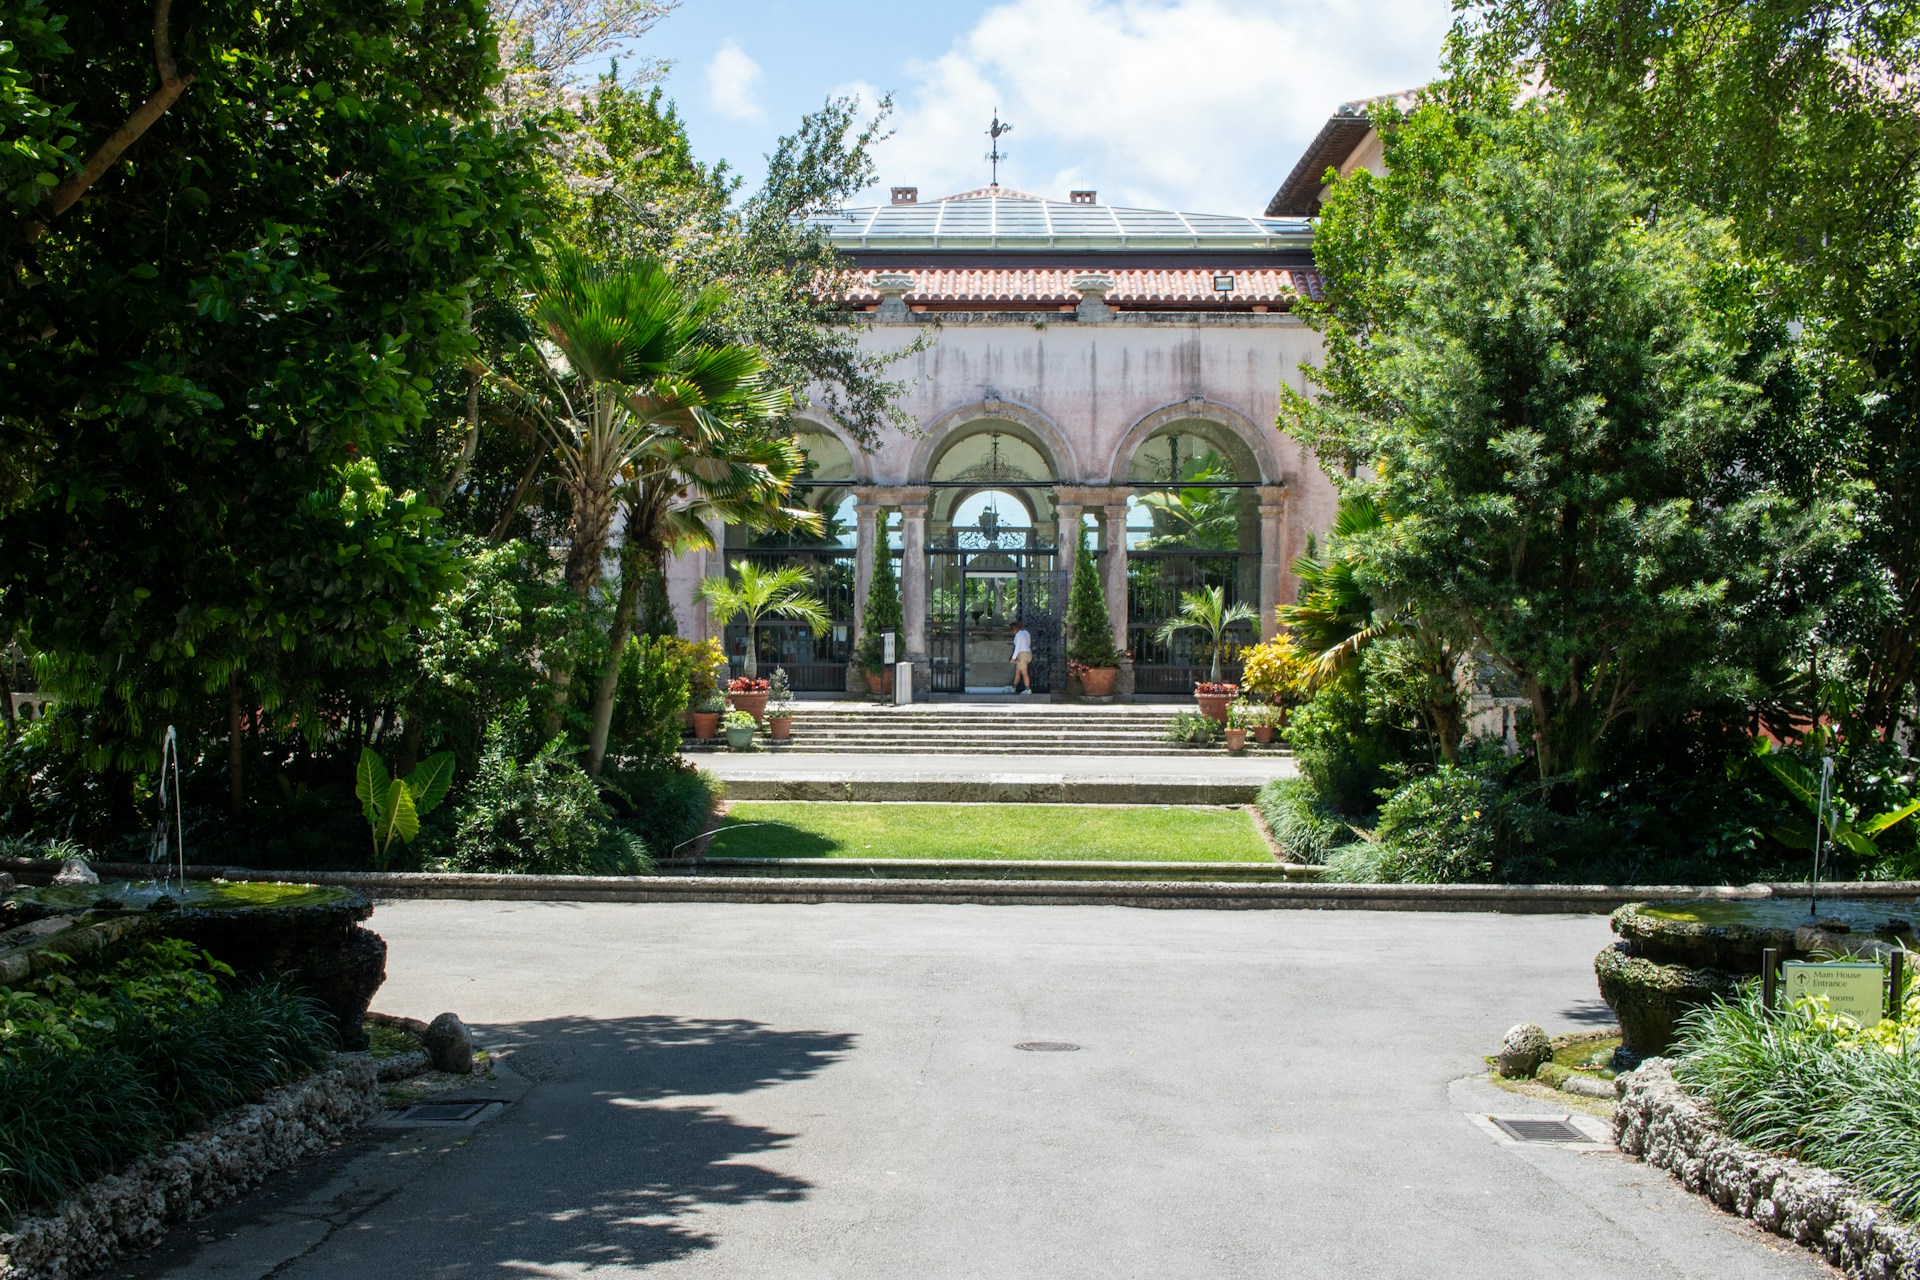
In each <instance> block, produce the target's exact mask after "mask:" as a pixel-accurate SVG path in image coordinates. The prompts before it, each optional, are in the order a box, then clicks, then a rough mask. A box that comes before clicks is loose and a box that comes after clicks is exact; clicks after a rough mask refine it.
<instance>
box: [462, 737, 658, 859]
mask: <svg viewBox="0 0 1920 1280" xmlns="http://www.w3.org/2000/svg"><path fill="white" fill-rule="evenodd" d="M573 756H574V749H572V748H570V747H568V746H567V744H566V743H565V741H564V740H562V739H559V738H555V739H554V740H553V741H551V742H549V743H547V744H546V745H545V746H543V747H541V748H540V750H539V751H537V752H535V753H534V755H533V758H532V759H530V760H527V761H526V762H524V763H522V762H521V761H520V760H519V759H518V756H517V753H516V752H515V751H514V749H513V729H512V726H511V725H510V724H508V723H507V722H506V721H497V722H495V723H494V724H492V725H490V726H488V728H487V740H486V748H485V750H483V751H482V752H481V755H480V767H479V769H478V770H477V771H476V772H475V774H474V777H473V779H472V780H471V781H470V782H469V783H468V784H467V785H466V788H465V791H464V794H463V796H462V799H461V804H460V808H459V811H458V813H457V814H456V815H455V823H454V830H453V838H452V846H451V849H450V851H449V852H448V853H447V855H446V856H445V857H444V858H442V859H441V860H440V866H441V867H442V868H443V869H444V870H448V871H477V872H493V873H520V874H525V875H599V874H609V873H615V872H620V871H626V870H629V869H631V868H633V867H634V866H635V865H637V864H639V863H641V862H643V861H644V860H645V856H646V854H645V846H644V845H643V844H642V843H641V842H640V841H639V840H638V839H637V838H636V837H632V836H630V835H628V834H627V833H625V832H623V831H621V830H619V829H618V828H617V827H616V826H615V825H614V823H613V815H612V814H611V812H610V811H609V810H608V808H607V806H606V805H605V804H604V803H603V802H602V801H601V799H600V791H599V788H598V787H597V786H596V785H595V783H594V781H593V779H592V778H589V777H588V776H587V775H586V771H585V770H583V769H581V768H580V766H579V765H578V764H577V763H575V761H574V758H573Z"/></svg>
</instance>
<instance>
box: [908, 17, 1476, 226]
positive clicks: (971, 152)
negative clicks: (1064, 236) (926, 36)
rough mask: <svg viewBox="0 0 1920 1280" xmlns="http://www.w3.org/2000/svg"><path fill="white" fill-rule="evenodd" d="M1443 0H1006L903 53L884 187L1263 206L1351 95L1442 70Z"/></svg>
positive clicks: (1224, 208)
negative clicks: (910, 58)
mask: <svg viewBox="0 0 1920 1280" xmlns="http://www.w3.org/2000/svg"><path fill="white" fill-rule="evenodd" d="M1451 18H1452V10H1451V6H1450V4H1449V0H1374V2H1371V3H1368V4H1367V5H1366V6H1365V7H1364V8H1363V7H1362V6H1361V5H1360V4H1358V3H1354V2H1353V0H1262V2H1259V3H1250V2H1248V0H1006V2H1005V3H1001V4H998V5H995V6H994V7H993V8H991V9H989V10H987V11H986V12H985V13H983V14H982V15H981V17H980V19H979V21H978V22H976V23H975V24H974V26H973V27H972V29H971V30H969V31H967V32H966V33H965V34H964V35H962V36H961V37H960V38H959V39H957V40H956V41H955V42H954V44H953V46H952V47H951V48H950V49H948V50H947V52H946V53H944V54H942V55H940V56H939V57H937V58H934V59H931V60H927V61H920V62H915V63H913V64H910V66H909V68H908V71H909V83H908V84H907V85H906V87H905V88H904V90H903V91H902V93H901V94H900V115H899V121H898V125H899V127H898V131H897V134H896V136H895V137H894V138H893V139H892V140H891V141H890V142H888V143H886V144H885V145H884V146H883V147H882V148H881V150H880V153H879V163H880V169H881V173H880V179H881V181H882V182H883V183H888V184H900V185H918V186H919V187H921V188H922V190H923V192H924V193H926V194H928V195H932V194H935V193H938V194H942V195H944V194H947V193H948V192H952V191H960V190H965V189H967V188H971V187H976V186H981V185H983V184H984V183H985V181H986V176H987V163H986V160H985V158H984V157H985V154H986V151H987V149H988V145H989V143H988V140H987V137H986V127H987V123H988V121H989V120H990V118H991V116H992V113H993V111H994V110H995V109H996V108H998V109H999V111H1000V113H1001V116H1002V117H1003V118H1004V119H1007V120H1009V121H1011V122H1013V124H1014V126H1015V131H1014V132H1013V134H1011V135H1010V136H1009V137H1008V138H1007V139H1006V141H1005V144H1004V149H1005V150H1007V151H1008V152H1009V153H1010V155H1011V159H1010V160H1009V162H1008V163H1006V164H1004V165H1003V166H1002V167H1001V182H1002V184H1003V185H1007V186H1013V187H1025V188H1026V189H1028V190H1033V191H1034V192H1035V194H1038V195H1046V196H1052V197H1054V198H1064V197H1065V194H1066V192H1067V190H1068V189H1069V188H1070V187H1074V186H1089V187H1095V188H1098V189H1099V191H1100V198H1101V200H1102V201H1103V202H1105V203H1110V204H1136V205H1143V206H1148V207H1159V208H1179V209H1189V210H1197V211H1203V212H1222V213H1227V212H1237V213H1257V212H1259V211H1260V210H1261V209H1263V208H1264V207H1265V205H1266V202H1267V199H1268V197H1269V196H1271V195H1272V193H1273V191H1274V189H1275V188H1276V187H1278V186H1279V184H1280V181H1281V179H1283V178H1284V177H1286V174H1287V171H1288V170H1289V169H1291V168H1292V166H1293V163H1294V161H1296V160H1297V159H1299V157H1300V153H1301V152H1302V151H1303V150H1305V148H1306V145H1307V143H1308V142H1309V141H1310V140H1311V139H1312V137H1313V135H1314V134H1315V132H1317V131H1318V129H1319V128H1320V126H1321V125H1322V124H1323V123H1324V122H1325V121H1326V119H1327V117H1328V116H1329V115H1331V114H1332V113H1333V110H1334V108H1335V107H1336V106H1338V105H1339V104H1340V103H1342V102H1345V101H1348V100H1350V99H1353V98H1360V97H1367V96H1371V95H1373V94H1378V93H1386V92H1391V91H1393V90H1396V89H1403V88H1407V87H1409V86H1410V85H1413V84H1417V83H1419V82H1421V81H1423V80H1425V79H1427V78H1429V77H1431V76H1432V75H1433V74H1434V71H1435V67H1436V65H1437V63H1438V58H1439V50H1440V42H1441V39H1442V37H1443V36H1444V35H1445V33H1446V30H1447V26H1448V24H1449V22H1450V21H1451Z"/></svg>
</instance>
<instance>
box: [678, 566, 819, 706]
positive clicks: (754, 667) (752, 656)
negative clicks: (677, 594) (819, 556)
mask: <svg viewBox="0 0 1920 1280" xmlns="http://www.w3.org/2000/svg"><path fill="white" fill-rule="evenodd" d="M734 573H735V574H736V575H737V577H736V579H735V580H732V581H729V580H728V579H726V578H724V577H721V578H705V579H702V580H701V583H700V598H701V599H702V600H705V601H706V602H707V606H708V607H709V608H711V609H712V610H713V611H714V613H716V614H717V615H719V624H720V625H721V626H722V627H724V626H726V625H727V624H728V623H730V622H732V621H733V620H734V619H735V618H738V617H743V616H744V617H745V618H746V620H747V657H746V661H745V662H743V663H742V664H741V666H740V674H741V675H744V676H746V677H747V678H748V679H752V678H753V677H754V676H756V675H758V674H759V669H760V664H759V652H758V650H757V648H756V645H755V640H754V632H755V630H756V629H757V628H758V627H759V625H760V619H761V618H763V617H766V616H768V615H769V614H771V615H772V616H774V617H776V618H792V619H794V620H795V621H797V622H804V623H806V624H807V626H808V627H810V628H812V630H813V634H815V635H819V634H820V633H821V632H822V631H825V630H826V629H827V626H828V624H829V622H830V621H831V620H830V619H829V618H828V617H827V610H826V606H825V605H823V604H821V603H820V601H819V600H818V599H817V598H815V597H814V596H810V595H807V594H806V592H805V588H806V587H808V586H811V585H812V583H813V579H812V578H810V577H808V576H807V571H806V570H805V569H797V568H787V569H775V570H773V571H772V572H770V573H763V572H762V571H761V570H760V569H758V568H757V567H755V565H754V564H753V562H752V561H750V560H742V561H741V562H740V563H738V564H736V565H735V566H734Z"/></svg>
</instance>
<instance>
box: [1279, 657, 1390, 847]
mask: <svg viewBox="0 0 1920 1280" xmlns="http://www.w3.org/2000/svg"><path fill="white" fill-rule="evenodd" d="M1286 737H1287V741H1288V743H1290V744H1291V745H1292V747H1293V758H1294V762H1295V763H1296V764H1297V765H1299V767H1300V772H1301V774H1302V775H1303V776H1304V777H1306V778H1307V779H1309V780H1310V781H1311V782H1312V783H1313V787H1314V790H1315V791H1317V792H1319V793H1320V796H1321V798H1323V799H1324V800H1326V801H1327V802H1328V803H1329V804H1331V805H1333V806H1334V807H1335V808H1337V809H1339V810H1340V811H1341V812H1342V813H1351V814H1370V813H1372V812H1373V811H1374V810H1375V809H1376V808H1377V807H1378V806H1379V797H1378V793H1379V791H1380V790H1381V788H1383V787H1385V786H1386V785H1387V784H1388V782H1389V781H1390V780H1391V775H1390V774H1389V772H1388V769H1389V766H1391V765H1393V764H1396V763H1398V762H1399V761H1400V759H1401V753H1400V752H1399V751H1398V750H1396V749H1395V747H1394V744H1393V743H1392V741H1391V738H1390V735H1386V734H1383V733H1381V732H1379V731H1378V730H1377V728H1376V726H1374V725H1371V724H1369V723H1368V721H1367V714H1366V700H1365V699H1364V697H1362V696H1361V695H1360V694H1359V692H1358V691H1357V690H1356V689H1355V688H1354V687H1353V686H1352V685H1351V684H1350V682H1348V681H1344V680H1339V681H1331V682H1329V683H1327V684H1323V685H1321V686H1320V688H1319V689H1318V690H1317V691H1315V693H1314V695H1313V697H1312V698H1311V699H1310V700H1309V701H1308V702H1307V704H1306V705H1305V706H1304V707H1301V708H1300V709H1299V710H1297V711H1295V712H1294V713H1293V715H1292V717H1291V718H1289V719H1288V721H1287V729H1286Z"/></svg>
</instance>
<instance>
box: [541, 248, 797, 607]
mask: <svg viewBox="0 0 1920 1280" xmlns="http://www.w3.org/2000/svg"><path fill="white" fill-rule="evenodd" d="M724 301H725V294H724V293H723V292H722V291H721V290H720V289H718V288H713V289H707V290H705V291H703V292H701V293H699V294H697V295H692V296H689V295H688V294H686V293H685V292H683V291H682V290H681V289H680V287H679V286H678V285H677V284H676V283H675V282H674V280H673V278H672V276H670V275H669V274H668V273H667V269H666V268H665V267H664V266H662V265H661V264H660V263H659V262H657V261H655V260H653V259H651V258H641V259H638V260H636V261H633V262H630V263H626V264H624V265H622V266H619V267H617V268H611V269H608V268H602V267H598V266H595V265H592V264H589V263H588V262H586V261H585V260H584V259H581V258H579V257H576V256H565V257H562V258H561V259H560V260H559V261H558V262H557V263H556V264H555V266H554V268H553V270H552V272H551V273H550V274H549V275H548V277H547V279H546V280H545V281H544V282H543V283H542V284H541V285H540V287H539V288H538V289H537V290H535V292H534V297H533V307H532V310H531V313H530V319H531V321H532V323H533V325H534V327H535V329H536V330H537V332H538V334H539V335H540V337H541V338H542V339H544V341H539V342H535V343H534V344H532V350H533V354H534V355H535V357H536V359H537V362H538V364H539V366H540V369H541V372H542V374H543V376H544V382H545V385H544V387H543V388H542V391H541V393H539V394H535V393H533V392H531V391H528V390H522V389H521V388H518V387H515V388H514V389H515V390H516V391H519V392H520V394H521V396H522V397H523V398H524V399H525V400H526V401H527V403H528V404H529V405H530V406H531V407H532V409H533V411H534V413H535V415H536V416H537V417H538V418H539V420H540V424H541V426H542V427H544V428H545V429H546V432H547V435H548V436H549V438H550V439H551V441H552V443H553V446H554V450H555V453H556V456H557V458H558V461H559V465H560V479H561V483H562V484H564V485H565V486H566V490H567V497H568V498H569V500H570V501H571V503H572V512H571V514H570V516H569V527H568V535H569V536H568V547H567V569H566V573H567V585H568V586H570V587H572V588H573V589H574V591H575V592H576V593H578V594H579V595H581V596H586V595H589V594H590V593H591V592H592V590H593V588H594V587H595V586H597V585H598V584H599V582H600V576H601V572H602V567H603V564H604V562H605V559H606V552H607V545H608V543H609V541H610V540H611V538H612V535H613V517H614V510H615V507H616V505H617V503H618V490H619V489H620V488H621V487H622V485H623V484H624V483H626V482H629V481H632V480H635V479H638V478H639V477H640V476H641V475H643V474H644V473H646V472H648V471H650V470H653V471H658V470H676V471H679V472H680V473H682V474H683V475H686V476H697V477H698V478H699V479H700V480H703V481H711V482H723V481H725V480H726V479H727V478H728V472H729V470H730V468H731V467H732V466H733V465H734V459H732V458H731V457H730V456H729V455H730V454H731V453H732V452H733V450H734V448H735V447H736V446H737V444H738V443H740V442H741V440H742V438H743V437H745V438H748V439H751V438H752V437H753V436H754V434H755V433H756V432H757V431H760V430H761V429H764V428H766V427H769V426H772V425H774V424H777V423H779V422H782V421H784V420H785V419H786V417H787V415H788V412H789V411H790V410H791V408H792V405H793V399H792V396H791V394H790V393H789V392H788V391H787V389H786V388H784V387H782V386H780V385H778V384H777V383H774V382H773V381H772V380H771V379H770V378H769V377H768V372H767V363H766V360H765V358H764V357H762V356H761V354H760V353H759V352H758V351H756V350H755V349H753V348H752V347H749V346H745V345H742V344H740V343H730V342H721V341H717V340H716V339H715V338H714V336H713V334H712V332H711V330H710V323H709V322H710V320H711V318H712V316H713V314H714V312H715V311H716V309H717V308H719V307H720V306H721V305H722V303H723V302H724ZM508 385H509V386H511V385H512V384H511V383H509V384H508ZM762 438H764V437H762ZM750 469H751V466H749V470H750ZM762 469H763V472H764V466H763V468H762ZM767 478H771V473H767ZM735 479H737V480H739V481H740V482H741V483H742V484H743V485H744V486H745V487H749V488H750V487H751V485H752V481H753V479H754V477H751V476H743V477H735ZM776 487H779V488H781V489H782V491H784V486H776Z"/></svg>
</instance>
